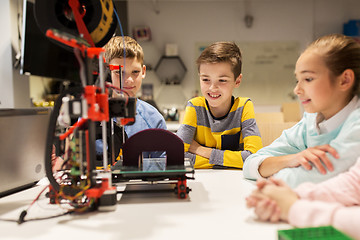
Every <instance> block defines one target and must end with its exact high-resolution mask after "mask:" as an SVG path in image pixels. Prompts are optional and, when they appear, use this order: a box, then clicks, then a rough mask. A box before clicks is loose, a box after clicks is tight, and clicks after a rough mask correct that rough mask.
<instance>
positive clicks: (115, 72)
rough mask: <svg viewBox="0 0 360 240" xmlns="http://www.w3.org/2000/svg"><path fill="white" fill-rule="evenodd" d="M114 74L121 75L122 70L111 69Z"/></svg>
mask: <svg viewBox="0 0 360 240" xmlns="http://www.w3.org/2000/svg"><path fill="white" fill-rule="evenodd" d="M111 72H112V73H113V74H115V75H120V71H119V70H113V71H111Z"/></svg>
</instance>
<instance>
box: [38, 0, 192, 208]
mask: <svg viewBox="0 0 360 240" xmlns="http://www.w3.org/2000/svg"><path fill="white" fill-rule="evenodd" d="M35 16H36V19H37V22H38V24H39V27H40V29H41V30H42V31H43V32H44V34H46V36H48V37H49V38H50V39H52V40H54V41H57V42H58V43H60V44H61V45H62V46H64V47H65V48H68V49H70V50H72V51H74V54H75V56H76V58H77V60H78V62H79V66H80V68H79V71H80V83H78V84H75V85H77V86H71V87H68V88H67V89H65V90H64V91H63V92H61V93H60V95H59V97H58V98H57V100H56V102H55V105H54V109H53V111H52V114H51V117H50V123H49V128H48V136H47V146H46V152H45V168H46V176H47V178H48V179H49V181H50V187H49V194H48V196H49V197H50V202H51V203H58V204H69V205H70V206H72V207H73V210H74V211H87V210H91V209H105V210H106V209H112V208H113V207H114V206H115V205H116V202H117V199H116V194H117V190H116V187H115V186H114V185H113V183H114V182H123V181H128V182H130V181H133V180H139V181H150V182H153V181H159V180H163V181H168V182H169V183H171V184H175V185H176V186H175V188H174V190H175V193H176V194H177V195H178V197H179V198H187V196H188V193H189V191H190V189H189V187H187V185H186V180H187V179H189V178H191V179H193V174H194V168H193V166H192V165H191V164H190V162H188V161H184V147H183V143H182V141H181V139H179V138H178V137H177V136H176V135H174V134H173V133H171V132H168V131H165V130H160V129H147V130H144V131H141V132H139V133H137V134H135V135H134V136H132V137H131V138H129V139H128V140H127V141H125V142H124V141H122V142H121V144H120V146H119V144H115V143H114V136H115V130H114V129H115V126H114V124H115V123H114V121H113V119H114V118H117V119H118V124H119V125H120V127H121V126H124V125H126V124H131V123H132V122H134V119H135V113H136V99H135V98H132V97H129V96H128V95H127V94H126V92H125V91H123V90H122V89H121V87H120V88H117V87H116V86H113V85H111V84H110V83H107V82H106V78H107V75H108V71H109V70H108V69H107V66H106V64H105V63H104V60H103V51H104V50H103V49H102V48H101V47H102V46H103V45H104V44H105V43H106V42H107V41H108V40H109V39H110V38H111V36H112V34H113V32H114V30H115V28H116V21H115V19H116V18H117V19H118V16H117V13H116V9H115V8H114V5H113V2H112V1H111V0H98V1H97V0H87V1H84V0H69V1H61V0H52V1H50V0H36V2H35ZM119 68H120V69H119V70H120V72H121V66H119ZM120 75H121V74H120ZM109 90H110V91H117V92H118V95H119V96H120V97H117V98H113V97H111V94H109ZM59 117H61V119H62V122H63V123H65V124H64V125H63V126H61V125H59V121H58V120H59ZM71 123H73V124H72V125H71ZM99 132H100V135H101V137H102V141H103V143H104V144H103V146H104V149H103V150H104V151H103V156H102V160H103V168H102V169H100V170H99V169H97V168H96V167H97V166H96V165H97V164H96V153H95V140H96V138H97V136H98V134H99ZM122 136H124V134H122ZM55 143H56V145H57V147H58V148H60V154H59V155H60V156H61V157H62V158H63V159H64V163H63V164H62V168H61V171H59V172H55V173H54V172H53V170H52V159H53V158H54V152H53V146H54V144H55ZM107 146H108V147H107ZM120 147H121V151H122V158H121V160H120V164H119V163H118V164H117V168H113V169H111V168H110V167H109V163H110V165H113V164H114V163H115V159H116V156H117V155H118V153H119V152H120ZM142 151H165V152H166V158H165V159H142V157H141V156H142V154H141V153H142ZM187 174H192V177H188V176H187Z"/></svg>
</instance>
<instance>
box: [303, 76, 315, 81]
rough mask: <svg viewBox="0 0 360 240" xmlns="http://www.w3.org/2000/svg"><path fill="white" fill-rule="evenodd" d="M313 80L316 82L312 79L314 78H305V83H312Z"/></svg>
mask: <svg viewBox="0 0 360 240" xmlns="http://www.w3.org/2000/svg"><path fill="white" fill-rule="evenodd" d="M312 80H314V78H312V77H307V78H305V81H307V82H311V81H312Z"/></svg>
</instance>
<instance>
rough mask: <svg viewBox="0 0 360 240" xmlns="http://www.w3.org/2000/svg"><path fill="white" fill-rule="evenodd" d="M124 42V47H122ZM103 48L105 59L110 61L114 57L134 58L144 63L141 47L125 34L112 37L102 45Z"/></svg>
mask: <svg viewBox="0 0 360 240" xmlns="http://www.w3.org/2000/svg"><path fill="white" fill-rule="evenodd" d="M124 44H125V47H124ZM104 48H105V54H104V56H105V61H106V62H107V63H110V61H111V60H113V59H114V58H124V50H125V58H136V60H137V61H139V62H140V63H141V65H142V64H144V52H143V49H142V47H141V46H140V45H139V44H138V43H137V42H136V41H135V40H134V39H132V38H131V37H128V36H125V37H124V38H123V37H120V36H116V37H112V38H111V39H110V41H109V42H108V43H107V44H106V45H105V46H104Z"/></svg>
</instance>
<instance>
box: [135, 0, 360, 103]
mask: <svg viewBox="0 0 360 240" xmlns="http://www.w3.org/2000/svg"><path fill="white" fill-rule="evenodd" d="M358 9H360V2H359V1H356V0H344V1H338V0H301V1H296V0H271V1H270V0H247V1H244V0H243V1H232V0H218V1H216V0H188V1H186V0H181V1H180V0H153V1H145V0H129V1H128V17H129V23H128V26H129V30H130V31H131V29H133V28H134V27H137V26H144V25H146V26H149V27H150V28H151V33H152V40H151V41H149V42H140V44H141V45H142V46H143V48H144V51H145V61H146V64H148V65H151V66H153V67H154V66H155V65H156V63H157V61H158V60H159V58H160V56H161V55H163V54H164V53H165V45H166V44H167V43H176V44H177V45H178V52H179V56H180V57H181V58H182V60H183V62H184V63H185V65H186V67H187V69H188V71H187V74H186V75H185V78H184V80H183V81H182V84H181V85H180V86H173V85H171V86H169V85H161V84H160V82H159V80H158V79H157V76H156V74H155V73H154V72H153V71H148V73H147V77H146V79H145V81H144V83H153V85H154V95H155V100H156V102H157V104H158V105H159V107H160V108H168V107H171V106H175V107H178V108H181V107H183V106H184V105H185V103H186V101H187V100H188V99H189V98H191V97H192V96H193V95H194V93H195V90H196V89H198V78H197V68H196V66H195V60H196V58H197V57H198V53H199V51H198V49H197V47H198V45H199V43H204V42H205V43H211V42H214V41H222V40H226V41H235V42H237V43H239V45H240V44H241V43H243V42H252V43H258V44H262V43H264V44H266V43H269V42H273V43H288V42H296V43H298V48H297V49H296V52H297V54H296V56H292V58H290V59H292V60H291V62H290V63H289V64H293V65H294V64H295V61H296V59H297V56H298V55H299V53H300V52H301V51H302V50H303V49H304V48H305V47H306V45H307V44H309V43H310V42H311V41H313V40H314V39H315V38H317V37H319V36H321V35H324V34H329V33H342V26H343V23H345V22H347V21H348V20H349V19H360V11H358ZM246 14H251V15H252V16H253V17H254V21H253V25H252V27H251V28H247V27H246V26H245V22H244V18H245V15H246ZM240 47H241V48H242V46H241V45H240ZM244 53H245V49H244ZM243 57H244V61H245V59H246V56H245V55H244V56H243ZM247 68H249V66H246V65H244V71H243V72H244V78H243V83H242V85H245V84H248V85H249V87H250V88H251V85H252V84H251V83H250V82H248V83H245V82H246V81H247V78H248V77H249V76H251V74H253V73H251V72H246V69H247ZM252 71H256V70H255V69H254V70H252ZM289 78H291V79H287V80H288V81H290V82H291V84H290V85H288V86H283V85H282V84H279V82H273V84H272V87H273V88H272V89H267V91H270V92H272V91H274V89H278V88H286V89H284V91H285V92H286V93H290V92H291V91H292V88H293V87H294V86H295V79H294V77H293V75H292V76H290V77H289ZM279 81H280V82H281V81H283V79H279ZM242 85H241V86H240V92H239V93H241V88H242V87H243V86H242ZM253 86H254V88H256V89H252V90H253V91H258V92H259V91H263V90H264V89H259V86H258V85H257V84H254V85H253ZM246 87H248V86H246ZM246 93H247V92H244V93H241V94H242V95H247V94H246ZM249 97H252V96H249ZM266 98H268V94H264V95H263V98H261V94H260V95H259V96H256V99H253V100H254V103H255V106H256V105H257V101H258V102H259V103H264V102H266ZM285 99H286V100H288V101H292V100H293V99H292V96H291V95H289V96H286V97H285ZM278 104H279V105H280V104H281V103H278ZM271 105H274V104H273V103H271ZM259 107H260V106H259ZM276 107H277V106H275V108H276Z"/></svg>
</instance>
